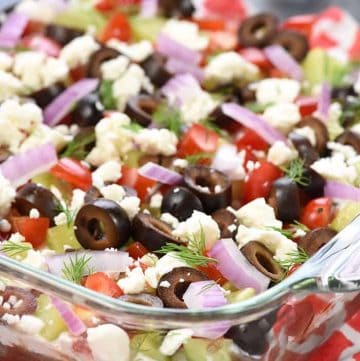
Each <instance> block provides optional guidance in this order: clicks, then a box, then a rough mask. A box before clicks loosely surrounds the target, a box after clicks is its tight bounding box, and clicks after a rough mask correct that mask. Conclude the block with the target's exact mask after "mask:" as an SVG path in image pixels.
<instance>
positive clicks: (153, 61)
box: [140, 53, 172, 87]
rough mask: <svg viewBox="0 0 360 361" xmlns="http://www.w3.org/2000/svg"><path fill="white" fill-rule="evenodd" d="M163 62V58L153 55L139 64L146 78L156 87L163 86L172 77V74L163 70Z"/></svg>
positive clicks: (164, 60)
mask: <svg viewBox="0 0 360 361" xmlns="http://www.w3.org/2000/svg"><path fill="white" fill-rule="evenodd" d="M165 62H166V59H165V57H163V56H162V55H161V54H159V53H154V54H152V55H151V56H149V57H148V58H147V59H145V60H144V61H143V62H142V63H141V64H140V65H141V67H142V68H143V69H144V71H145V74H146V75H147V77H148V78H149V79H150V80H151V82H152V83H153V84H154V85H156V86H158V87H161V86H163V85H164V84H165V83H166V82H167V81H168V80H169V79H170V78H171V77H172V74H171V73H169V72H168V71H167V70H166V69H165Z"/></svg>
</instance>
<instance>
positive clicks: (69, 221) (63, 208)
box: [57, 202, 76, 227]
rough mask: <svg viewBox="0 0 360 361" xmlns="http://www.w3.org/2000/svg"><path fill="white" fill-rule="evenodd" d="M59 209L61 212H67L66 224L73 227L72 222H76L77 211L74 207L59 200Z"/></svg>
mask: <svg viewBox="0 0 360 361" xmlns="http://www.w3.org/2000/svg"><path fill="white" fill-rule="evenodd" d="M57 210H58V211H59V212H62V213H64V214H65V217H66V225H67V226H68V227H71V226H72V224H73V223H74V219H75V214H76V211H75V210H73V209H70V207H69V206H68V204H67V203H66V202H59V204H58V207H57Z"/></svg>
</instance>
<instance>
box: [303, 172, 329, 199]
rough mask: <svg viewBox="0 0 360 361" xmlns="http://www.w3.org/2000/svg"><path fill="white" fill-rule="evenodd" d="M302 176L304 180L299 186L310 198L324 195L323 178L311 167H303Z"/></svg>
mask: <svg viewBox="0 0 360 361" xmlns="http://www.w3.org/2000/svg"><path fill="white" fill-rule="evenodd" d="M303 177H304V179H305V180H306V183H305V184H304V185H302V184H299V188H301V189H302V190H303V191H304V192H305V193H306V194H307V195H308V196H310V197H311V198H318V197H322V196H323V195H324V187H325V178H324V177H323V176H322V175H320V174H319V173H318V172H316V171H315V170H313V169H312V168H305V169H304V172H303Z"/></svg>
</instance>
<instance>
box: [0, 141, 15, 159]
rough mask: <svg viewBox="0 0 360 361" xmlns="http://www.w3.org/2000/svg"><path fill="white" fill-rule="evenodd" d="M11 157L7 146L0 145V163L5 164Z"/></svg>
mask: <svg viewBox="0 0 360 361" xmlns="http://www.w3.org/2000/svg"><path fill="white" fill-rule="evenodd" d="M11 155H12V153H11V152H10V150H9V149H8V147H7V146H1V145H0V163H3V162H5V161H6V159H8V158H9V157H10V156H11Z"/></svg>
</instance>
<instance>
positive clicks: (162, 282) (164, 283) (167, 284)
mask: <svg viewBox="0 0 360 361" xmlns="http://www.w3.org/2000/svg"><path fill="white" fill-rule="evenodd" d="M170 286H171V283H170V282H169V281H161V282H160V283H159V287H163V288H169V287H170Z"/></svg>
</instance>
